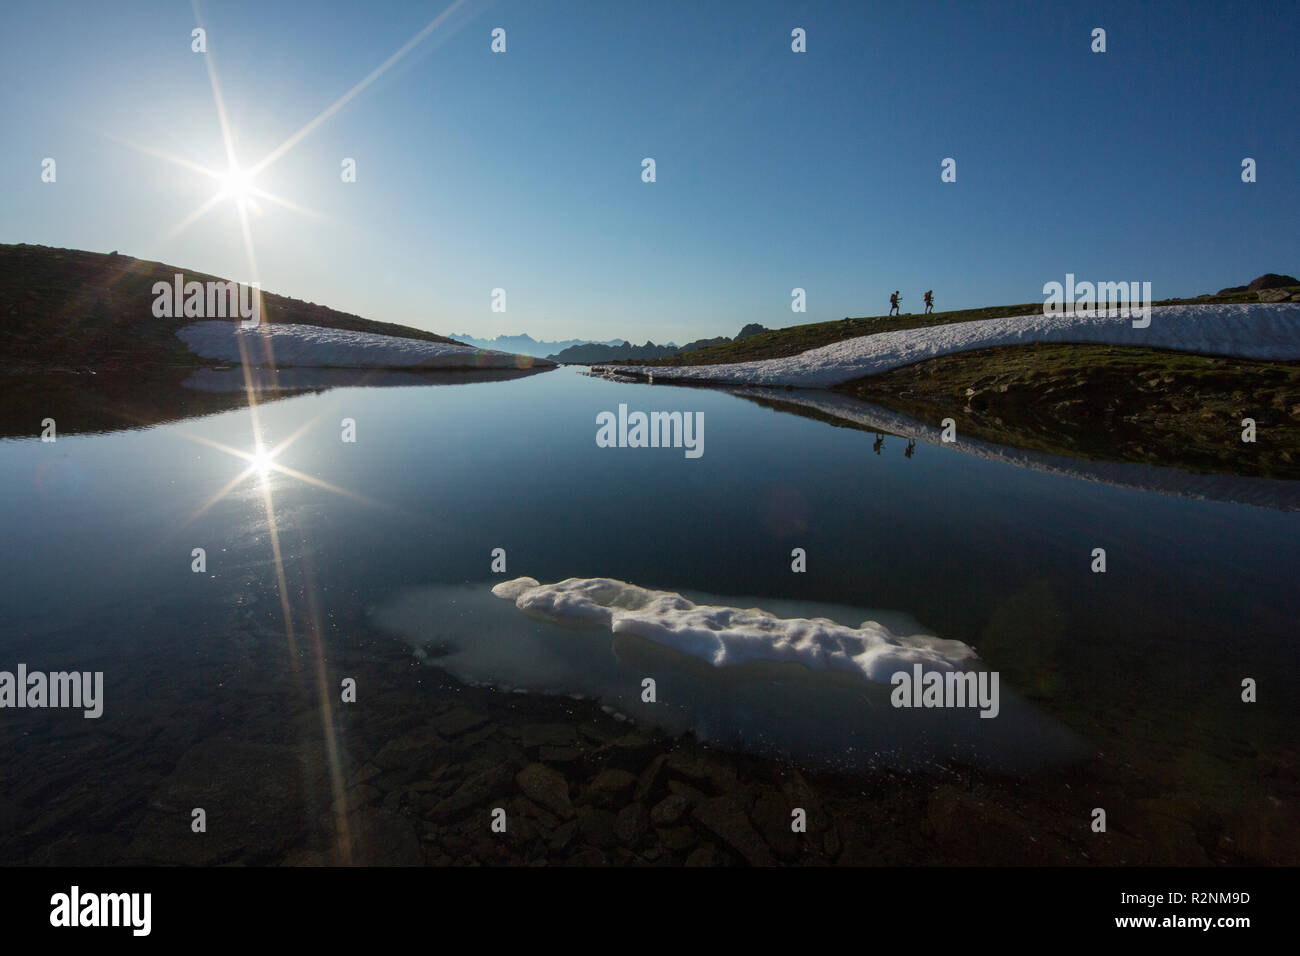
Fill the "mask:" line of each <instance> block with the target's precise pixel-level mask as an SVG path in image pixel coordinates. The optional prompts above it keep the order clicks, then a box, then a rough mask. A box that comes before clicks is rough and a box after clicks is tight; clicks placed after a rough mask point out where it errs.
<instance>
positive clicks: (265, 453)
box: [248, 445, 275, 478]
mask: <svg viewBox="0 0 1300 956" xmlns="http://www.w3.org/2000/svg"><path fill="white" fill-rule="evenodd" d="M248 464H249V468H250V469H251V470H252V471H255V472H256V473H257V474H258V475H259V476H261V477H262V478H265V477H267V476H268V475H269V474H270V473H271V469H272V468H273V467H274V465H275V456H274V455H273V454H271V452H270V451H269V450H268V449H266V448H264V447H262V446H261V445H258V446H257V448H256V449H255V450H254V451H253V453H252V454H251V455H249V456H248Z"/></svg>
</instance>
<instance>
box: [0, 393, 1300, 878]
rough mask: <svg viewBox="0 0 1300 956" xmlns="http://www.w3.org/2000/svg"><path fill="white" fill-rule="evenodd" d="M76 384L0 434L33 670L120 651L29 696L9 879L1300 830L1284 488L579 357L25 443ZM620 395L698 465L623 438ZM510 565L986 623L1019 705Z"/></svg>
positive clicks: (1009, 850)
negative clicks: (551, 597)
mask: <svg viewBox="0 0 1300 956" xmlns="http://www.w3.org/2000/svg"><path fill="white" fill-rule="evenodd" d="M394 384H396V383H394ZM71 391H72V392H73V393H75V391H76V390H75V388H74V389H71ZM23 392H24V394H23V396H22V400H21V401H22V408H23V409H24V410H36V409H39V408H41V406H42V398H41V394H40V386H39V384H31V385H28V386H25V387H24V389H23ZM69 392H70V389H69V387H68V386H67V383H61V384H60V386H59V389H58V390H57V391H51V392H50V395H49V398H48V404H49V405H50V407H49V409H48V411H44V412H42V414H40V415H39V416H36V417H35V420H34V421H33V422H32V424H31V434H32V436H33V437H32V438H29V439H11V440H5V441H2V442H0V489H3V494H4V501H5V509H4V514H3V517H2V518H0V530H2V532H3V540H4V542H5V548H4V551H3V556H2V557H0V572H2V580H3V585H2V586H0V622H2V623H0V628H2V631H0V671H11V672H12V671H15V670H16V669H17V667H18V665H19V664H20V663H21V664H25V665H26V667H27V669H28V670H29V671H46V672H48V671H74V670H75V671H90V672H96V671H102V672H103V674H104V682H103V716H102V717H100V718H98V719H93V720H92V719H85V718H83V717H82V715H81V712H80V711H77V710H49V709H47V710H31V709H22V710H19V709H11V708H7V709H3V710H0V854H3V862H8V863H17V862H66V863H79V862H84V863H111V862H149V863H161V862H194V863H215V862H231V861H243V862H254V863H277V862H348V861H362V862H429V863H444V864H445V863H472V862H526V861H532V860H537V859H547V860H550V861H552V862H601V861H607V862H616V863H618V862H623V863H638V862H682V861H684V860H687V859H693V861H694V862H727V861H747V862H766V861H767V860H768V859H777V860H785V861H788V862H800V861H804V862H831V861H839V862H887V863H901V862H912V863H923V862H945V861H956V862H1017V861H1023V862H1045V863H1066V862H1078V863H1086V862H1090V861H1092V862H1113V863H1205V862H1227V863H1233V862H1270V863H1280V862H1287V863H1295V862H1297V857H1298V856H1300V840H1298V839H1297V834H1298V833H1300V830H1298V828H1297V825H1296V813H1295V799H1296V797H1297V790H1298V789H1300V788H1298V787H1297V781H1298V779H1300V778H1298V776H1297V772H1296V747H1295V733H1294V730H1293V728H1294V726H1295V720H1296V718H1297V716H1298V712H1300V706H1297V703H1296V701H1295V697H1294V688H1295V687H1296V686H1297V676H1300V675H1298V674H1297V670H1300V667H1298V666H1297V663H1296V655H1295V653H1294V641H1295V638H1296V630H1297V628H1296V624H1297V621H1300V589H1297V588H1296V586H1295V582H1296V580H1297V578H1298V574H1297V572H1300V534H1298V532H1300V514H1297V513H1295V512H1286V511H1282V510H1274V509H1269V508H1262V507H1254V506H1249V505H1242V504H1232V503H1224V502H1212V501H1198V500H1193V499H1188V498H1180V497H1175V496H1170V495H1162V494H1155V493H1151V492H1147V491H1138V490H1131V489H1125V488H1122V487H1115V486H1113V485H1107V484H1101V483H1095V482H1089V481H1084V480H1080V479H1078V478H1076V477H1069V476H1062V475H1054V474H1048V473H1043V472H1039V471H1035V470H1032V469H1029V468H1024V467H1016V466H1013V465H1010V464H1006V463H1001V462H997V461H990V460H986V459H983V458H980V457H977V456H973V455H967V454H963V453H962V452H961V451H960V449H958V448H952V447H940V446H935V445H929V444H925V443H921V444H919V445H916V446H914V447H912V448H911V449H910V451H911V453H910V454H906V452H907V451H908V450H909V449H908V442H907V441H906V440H905V439H902V438H898V437H894V436H892V435H887V436H884V440H883V442H880V443H877V441H876V437H875V436H874V435H873V434H871V433H869V432H863V431H860V430H855V429H852V428H844V427H834V426H833V425H832V424H830V423H828V422H825V421H819V420H816V419H813V418H808V417H803V416H801V415H796V414H789V413H786V412H783V411H779V410H774V409H772V408H768V407H764V406H763V405H760V404H758V403H756V402H754V401H751V400H746V399H745V398H743V397H738V396H735V395H731V394H726V393H722V392H716V391H709V390H704V389H687V388H677V387H666V386H662V385H655V386H644V385H632V384H620V383H613V382H608V381H604V380H600V379H593V378H588V377H584V376H580V375H578V374H577V373H576V372H574V371H572V370H560V371H555V372H548V373H543V374H538V375H533V376H530V377H524V378H519V379H516V380H508V381H469V382H467V383H466V384H436V385H428V386H418V387H412V386H409V385H408V386H406V387H386V388H385V387H368V388H351V387H344V388H335V389H333V390H331V391H326V392H322V393H307V394H301V395H297V396H294V397H284V398H280V399H279V400H276V401H270V402H266V403H264V404H262V405H260V406H259V408H258V410H257V412H256V415H254V414H252V413H250V411H249V410H248V409H247V408H243V409H236V410H233V411H226V412H220V413H217V414H211V415H208V416H207V417H202V418H193V419H188V420H181V421H175V422H171V423H169V424H164V425H159V426H156V427H146V428H138V429H135V430H117V431H111V432H107V433H102V434H66V433H62V434H60V435H59V438H58V440H57V441H56V442H53V443H45V442H41V441H39V440H36V438H35V436H36V435H38V434H39V432H40V427H41V425H40V418H43V417H45V416H46V415H48V416H49V417H52V418H54V419H55V420H56V421H58V420H59V418H60V414H61V408H60V403H61V402H66V401H68V394H69ZM103 401H104V402H105V403H106V404H107V405H108V406H110V407H111V405H112V395H111V393H110V394H108V395H106V396H105V397H104V399H103ZM620 403H625V404H626V405H628V407H629V410H631V411H636V410H642V411H653V410H660V411H682V412H691V413H694V412H700V413H702V414H703V421H704V431H703V454H702V455H701V456H700V457H699V458H688V457H687V456H686V454H685V450H684V449H681V448H676V449H671V448H600V447H598V446H597V444H596V432H597V425H596V417H597V414H598V413H600V412H602V411H612V412H615V413H617V410H618V406H619V404H620ZM210 407H211V406H205V410H207V409H208V408H210ZM25 413H26V412H24V414H25ZM69 414H72V413H71V412H69ZM77 415H78V416H81V417H84V409H78V410H77ZM9 417H12V416H9ZM163 417H172V416H163ZM345 419H347V420H351V422H353V423H354V424H355V441H354V442H346V441H344V440H342V435H343V432H344V428H345V426H344V420H345ZM259 441H260V447H262V448H263V449H264V450H265V451H266V452H268V453H269V454H270V455H271V456H273V457H272V458H270V460H269V463H268V461H267V460H266V459H265V458H264V457H263V458H259V459H258V461H257V463H255V464H254V465H253V466H252V467H251V468H250V463H249V461H247V460H246V459H245V458H244V457H241V455H242V454H248V453H250V452H253V451H255V450H256V449H257V448H258V447H259ZM196 548H202V549H204V551H205V555H206V568H205V570H204V571H203V572H202V573H196V572H195V571H194V570H193V564H194V561H195V558H194V557H193V551H194V549H196ZM796 548H800V549H803V551H804V552H805V553H806V568H807V569H806V571H804V572H802V573H796V572H794V571H792V568H791V564H792V550H793V549H796ZM1095 548H1104V549H1105V552H1106V567H1107V570H1106V572H1105V573H1104V574H1098V573H1094V572H1093V571H1092V569H1091V568H1092V565H1093V562H1094V557H1093V550H1094V549H1095ZM494 549H503V550H504V554H505V561H506V566H507V568H506V572H505V573H504V574H500V573H497V574H494V573H493V572H492V562H493V552H494ZM521 575H528V576H531V577H533V578H536V579H538V580H539V581H541V582H544V583H550V582H555V581H559V580H562V579H564V578H569V577H584V578H596V577H603V578H613V579H618V580H621V581H626V582H631V583H632V584H635V585H638V586H640V587H643V588H651V589H658V590H665V591H674V592H680V593H683V594H686V595H687V596H688V597H690V598H691V599H692V600H694V601H696V602H697V603H701V604H725V605H732V606H737V607H742V608H743V607H751V606H758V607H762V608H765V609H767V610H769V611H772V612H773V613H774V614H776V615H778V616H780V617H786V618H789V617H813V616H821V617H827V618H831V619H833V620H835V621H837V622H838V623H840V624H843V625H848V626H851V627H855V626H857V625H858V624H860V623H861V622H862V621H864V620H868V619H871V620H875V621H879V622H881V623H882V624H884V625H885V626H887V627H889V628H890V629H891V631H893V633H895V634H904V635H907V634H913V633H924V634H927V635H934V636H937V637H939V638H942V639H945V640H949V641H959V642H962V643H963V644H965V645H969V646H970V647H972V648H974V649H975V650H976V651H977V652H978V656H979V667H980V669H982V670H985V671H988V672H996V673H997V674H998V675H999V678H1000V688H1001V695H1002V707H1001V712H1000V713H999V716H998V717H996V718H994V719H991V720H981V719H980V718H978V716H977V715H976V714H975V712H973V711H967V712H963V713H961V714H953V713H951V712H945V713H934V712H927V711H923V710H913V711H904V710H900V709H897V708H893V707H891V706H890V705H889V698H888V691H889V687H888V685H881V684H872V683H871V682H870V681H867V680H865V679H857V680H854V679H853V678H852V675H848V674H843V673H841V674H838V675H835V676H833V677H832V676H827V675H826V674H824V673H813V672H809V671H807V670H806V669H804V668H802V667H800V666H798V665H792V664H774V663H770V662H761V661H760V662H752V663H751V664H748V665H745V666H742V667H738V668H716V667H711V666H709V665H708V664H706V663H704V662H702V661H701V660H700V659H699V658H698V657H692V656H691V655H689V654H684V653H680V652H676V651H674V652H669V651H665V650H664V649H663V648H661V647H658V646H656V645H653V644H647V643H645V642H638V641H635V640H632V641H629V640H622V641H617V640H615V639H614V638H615V636H614V635H612V634H610V633H609V632H608V629H605V630H590V629H572V628H557V627H555V626H553V625H551V624H546V623H539V622H538V621H536V620H535V619H533V618H529V617H526V616H525V615H523V614H522V613H521V612H519V611H517V610H515V609H514V607H513V606H512V605H511V604H510V603H509V602H507V601H503V600H501V599H499V598H494V597H492V596H491V595H490V592H489V591H488V589H489V588H490V586H491V585H492V584H495V583H499V582H500V581H502V580H506V579H509V578H514V577H517V576H521ZM647 676H651V677H654V678H655V679H656V681H657V684H658V686H657V694H658V697H657V700H656V701H655V702H654V703H647V702H645V701H643V700H642V698H641V694H642V688H643V685H642V681H643V679H644V678H645V677H647ZM1247 678H1250V679H1253V680H1254V681H1256V682H1257V685H1258V701H1257V702H1255V703H1246V702H1243V700H1242V682H1243V680H1245V679H1247ZM347 679H351V680H353V681H355V685H356V692H355V702H353V701H352V700H350V699H349V700H348V701H344V700H343V699H342V695H343V688H344V682H345V680H347ZM469 685H472V686H469ZM882 688H883V693H882ZM521 692H527V693H521ZM577 698H581V699H577ZM602 708H604V709H603V710H602ZM496 807H501V808H503V809H504V810H506V812H507V817H508V819H509V820H510V821H511V823H510V824H509V825H508V827H507V833H508V834H509V837H508V838H506V839H505V840H503V839H502V838H501V835H500V834H496V835H494V834H493V833H492V831H491V829H490V822H491V820H490V814H491V811H492V810H493V809H494V808H496ZM195 808H203V809H204V810H205V813H206V817H207V831H206V832H203V833H196V832H194V830H193V828H192V826H191V823H192V819H193V816H194V810H195ZM793 808H803V809H805V810H809V809H810V808H814V809H815V812H812V811H810V812H809V817H810V819H809V824H808V830H809V832H808V834H806V835H799V836H798V837H797V838H793V842H792V837H791V836H790V831H789V826H788V822H787V821H788V820H789V819H790V812H791V810H792V809H793ZM1098 808H1100V809H1104V810H1105V811H1106V816H1107V831H1106V832H1105V833H1098V832H1095V831H1094V830H1093V828H1092V826H1091V824H1092V822H1093V820H1094V818H1095V813H1094V811H1095V810H1096V809H1098ZM868 832H869V834H870V836H869V837H868V836H867V835H864V834H867V833H868ZM494 841H495V842H494ZM755 841H757V842H755Z"/></svg>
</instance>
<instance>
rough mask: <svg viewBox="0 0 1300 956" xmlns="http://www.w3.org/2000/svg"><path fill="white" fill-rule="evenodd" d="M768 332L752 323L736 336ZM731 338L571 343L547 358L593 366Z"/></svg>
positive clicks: (691, 349) (643, 358)
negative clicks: (687, 340) (677, 341)
mask: <svg viewBox="0 0 1300 956" xmlns="http://www.w3.org/2000/svg"><path fill="white" fill-rule="evenodd" d="M764 331H766V329H764V328H763V326H761V325H759V324H758V323H756V322H751V323H750V324H749V325H747V326H745V327H744V328H743V329H741V330H740V331H739V332H737V333H736V338H738V339H743V338H746V337H748V336H750V335H756V334H758V333H759V332H764ZM730 341H732V340H731V339H729V338H728V337H727V336H725V335H719V336H717V337H716V338H712V339H696V340H695V341H694V342H687V343H686V344H685V345H681V346H679V345H676V344H675V343H673V342H669V343H668V344H667V345H655V344H654V343H653V342H646V344H645V345H633V344H632V343H630V342H627V341H623V342H613V343H610V342H590V343H586V344H582V345H573V346H570V347H569V348H567V349H564V350H562V351H560V352H555V353H553V354H551V355H547V356H545V358H548V359H550V360H551V361H552V362H568V363H571V364H574V365H592V364H596V363H599V362H620V361H623V362H637V361H649V360H650V359H659V358H667V357H668V356H669V355H677V354H678V353H681V352H694V351H695V350H696V349H702V348H704V347H705V346H708V345H721V344H722V343H724V342H730ZM516 351H517V350H516Z"/></svg>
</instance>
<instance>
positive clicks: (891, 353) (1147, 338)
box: [592, 303, 1300, 388]
mask: <svg viewBox="0 0 1300 956" xmlns="http://www.w3.org/2000/svg"><path fill="white" fill-rule="evenodd" d="M1150 323H1151V324H1150V325H1149V326H1147V327H1146V328H1140V329H1135V328H1134V327H1133V320H1132V319H1131V318H1128V317H1124V316H1119V315H1107V314H1106V313H1105V312H1072V313H1058V314H1056V315H1042V314H1041V313H1039V314H1034V315H1021V316H1013V317H1009V318H1002V319H981V320H979V321H977V322H953V323H950V324H948V325H932V326H927V327H925V328H919V329H899V330H897V331H893V332H879V333H876V334H875V335H864V336H860V337H858V338H854V339H846V340H845V341H843V342H834V343H832V344H830V345H824V346H822V347H821V348H816V349H811V350H809V351H807V352H802V353H800V354H799V355H791V356H788V357H786V358H778V359H762V360H760V361H755V362H737V363H735V364H731V365H693V366H646V365H626V366H616V365H605V366H593V367H592V370H593V371H600V372H602V373H606V374H610V375H614V376H617V375H619V374H624V375H626V374H628V373H633V374H637V375H653V376H654V379H655V381H661V380H662V381H694V382H701V383H704V382H707V383H713V384H736V385H765V386H785V385H789V386H791V387H793V388H830V387H832V386H835V385H842V384H844V383H845V382H850V381H853V380H854V379H856V378H862V377H863V376H865V375H874V374H876V373H878V372H886V371H888V370H890V369H893V368H900V367H902V366H904V365H913V364H915V363H916V362H922V361H924V360H926V359H929V358H934V357H936V356H939V355H950V354H952V353H954V352H970V351H973V350H975V349H985V348H992V347H994V346H999V345H1028V344H1031V343H1037V342H1061V343H1080V344H1082V343H1095V344H1101V345H1128V346H1139V347H1147V348H1158V349H1172V350H1175V351H1179V352H1193V353H1198V354H1202V355H1222V356H1230V357H1235V358H1250V359H1284V360H1296V359H1300V305H1295V304H1273V303H1246V304H1233V305H1165V306H1156V307H1153V308H1152V309H1151V314H1150Z"/></svg>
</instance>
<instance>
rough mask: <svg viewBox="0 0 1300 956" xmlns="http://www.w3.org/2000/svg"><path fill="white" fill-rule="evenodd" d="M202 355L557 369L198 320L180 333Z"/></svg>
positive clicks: (445, 347) (313, 329)
mask: <svg viewBox="0 0 1300 956" xmlns="http://www.w3.org/2000/svg"><path fill="white" fill-rule="evenodd" d="M176 336H177V338H179V339H180V340H181V341H182V342H184V343H185V345H186V346H187V347H188V348H189V350H190V351H191V352H193V353H194V354H195V355H197V356H199V357H200V358H205V359H215V360H217V361H222V362H239V363H241V364H249V365H254V366H277V367H285V366H289V367H294V366H309V367H321V366H332V367H337V368H467V369H483V368H518V369H525V368H554V367H555V363H554V362H549V361H547V360H546V359H538V358H534V357H532V356H529V355H510V354H508V353H506V352H486V351H484V350H482V349H476V348H474V347H472V346H469V345H451V344H448V343H446V342H429V341H425V340H423V339H405V338H398V337H397V336H392V335H376V334H374V333H372V332H353V331H350V330H348V329H327V328H323V327H321V326H316V325H292V324H280V323H263V324H261V325H259V326H256V327H255V328H248V329H245V328H241V327H240V326H239V324H238V323H235V322H221V321H209V322H195V323H193V324H192V325H187V326H185V327H184V328H181V329H178V330H177V332H176Z"/></svg>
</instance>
